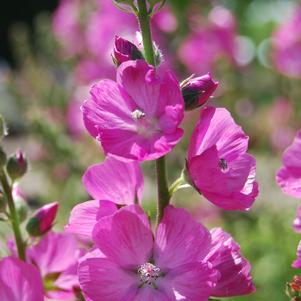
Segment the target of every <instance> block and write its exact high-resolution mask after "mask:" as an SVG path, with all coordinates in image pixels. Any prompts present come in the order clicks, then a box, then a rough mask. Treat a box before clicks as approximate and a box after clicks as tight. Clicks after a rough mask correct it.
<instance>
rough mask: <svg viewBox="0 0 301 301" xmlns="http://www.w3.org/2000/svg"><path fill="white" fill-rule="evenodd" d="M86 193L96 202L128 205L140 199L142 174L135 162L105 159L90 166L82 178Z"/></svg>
mask: <svg viewBox="0 0 301 301" xmlns="http://www.w3.org/2000/svg"><path fill="white" fill-rule="evenodd" d="M83 183H84V186H85V187H86V189H87V191H88V193H89V194H90V195H91V196H92V197H93V198H94V199H96V200H109V201H112V202H114V203H117V204H120V205H130V204H133V203H134V202H135V200H136V199H138V200H141V199H142V193H143V186H144V183H143V174H142V171H141V168H140V166H139V164H138V163H137V162H127V163H125V162H121V161H119V160H117V159H115V158H113V157H107V158H106V160H105V161H104V162H103V163H101V164H95V165H92V166H90V167H89V168H88V169H87V171H86V172H85V174H84V176H83Z"/></svg>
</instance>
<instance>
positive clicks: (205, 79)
mask: <svg viewBox="0 0 301 301" xmlns="http://www.w3.org/2000/svg"><path fill="white" fill-rule="evenodd" d="M217 86H218V82H216V81H214V80H213V79H212V77H211V75H210V74H209V73H208V74H206V75H203V76H199V77H194V76H193V75H192V76H190V77H189V78H187V79H186V80H184V81H183V82H182V83H181V88H182V94H183V97H184V101H185V110H187V111H190V110H193V109H195V108H197V107H200V106H202V105H204V104H205V103H206V102H207V101H208V99H209V98H210V96H211V95H212V94H213V92H214V91H215V90H216V88H217Z"/></svg>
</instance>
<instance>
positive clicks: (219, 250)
mask: <svg viewBox="0 0 301 301" xmlns="http://www.w3.org/2000/svg"><path fill="white" fill-rule="evenodd" d="M211 237H212V246H211V249H210V251H209V253H208V255H207V256H206V260H208V261H209V262H211V264H212V265H213V268H215V269H217V270H218V271H219V273H220V278H219V280H218V282H217V285H216V286H215V287H214V288H213V290H212V293H211V296H214V297H234V296H240V295H248V294H251V293H253V292H255V290H256V289H255V287H254V285H253V282H252V277H251V275H250V270H251V265H250V264H249V262H248V261H247V260H246V259H245V258H244V257H242V256H241V254H240V246H239V245H238V244H237V243H236V242H235V241H234V240H233V238H232V237H231V236H230V235H229V234H228V233H226V232H224V231H223V230H222V229H220V228H215V229H212V230H211Z"/></svg>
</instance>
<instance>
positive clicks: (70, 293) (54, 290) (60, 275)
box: [26, 232, 82, 301]
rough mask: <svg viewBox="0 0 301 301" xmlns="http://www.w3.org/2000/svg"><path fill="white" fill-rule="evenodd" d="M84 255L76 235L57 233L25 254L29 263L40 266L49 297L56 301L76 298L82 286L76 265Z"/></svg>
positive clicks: (43, 239) (46, 237)
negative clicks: (77, 290)
mask: <svg viewBox="0 0 301 301" xmlns="http://www.w3.org/2000/svg"><path fill="white" fill-rule="evenodd" d="M81 255H82V254H81V252H80V250H79V248H78V243H77V241H76V240H75V238H74V237H73V235H70V234H67V233H54V232H49V233H48V234H47V235H45V236H44V237H43V238H42V239H41V240H40V241H39V242H38V243H37V244H35V245H33V246H32V247H30V248H28V249H27V254H26V256H27V261H28V262H30V263H32V264H34V265H35V266H37V267H38V269H39V271H40V273H41V275H42V277H43V279H44V281H45V282H46V283H47V284H48V287H45V290H46V291H45V294H46V296H47V297H48V298H52V299H56V300H70V299H73V298H74V294H75V290H76V289H78V287H79V283H78V276H77V262H78V259H79V257H80V256H81ZM30 301H31V300H30Z"/></svg>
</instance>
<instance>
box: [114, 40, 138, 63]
mask: <svg viewBox="0 0 301 301" xmlns="http://www.w3.org/2000/svg"><path fill="white" fill-rule="evenodd" d="M113 59H114V62H115V64H116V65H117V66H119V65H120V64H121V63H123V62H126V61H130V60H132V61H134V60H139V59H143V55H142V53H141V51H140V50H139V49H138V47H137V46H136V45H135V44H133V43H131V42H130V41H128V40H125V39H123V38H121V37H119V36H116V37H115V45H114V54H113Z"/></svg>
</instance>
